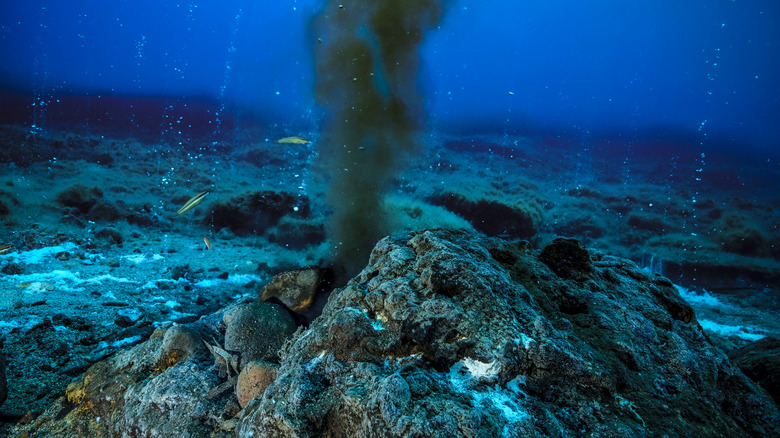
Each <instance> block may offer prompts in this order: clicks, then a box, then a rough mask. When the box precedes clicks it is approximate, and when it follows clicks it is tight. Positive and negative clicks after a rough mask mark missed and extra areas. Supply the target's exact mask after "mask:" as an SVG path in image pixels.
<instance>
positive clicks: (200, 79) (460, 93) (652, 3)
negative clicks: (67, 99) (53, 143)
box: [0, 0, 780, 150]
mask: <svg viewBox="0 0 780 438" xmlns="http://www.w3.org/2000/svg"><path fill="white" fill-rule="evenodd" d="M322 5H323V2H322V1H315V0H301V1H284V2H257V1H250V0H219V1H217V0H191V1H189V2H181V3H176V2H172V1H165V0H163V1H161V0H134V1H105V0H85V1H68V0H59V1H51V0H28V1H6V2H3V4H2V5H1V6H0V25H1V26H2V28H1V29H0V31H1V33H0V66H1V67H0V84H2V86H3V88H4V89H5V90H6V91H7V90H14V91H15V92H17V93H18V94H17V95H16V96H15V97H14V99H11V98H9V97H8V94H3V100H4V102H3V106H4V110H5V111H4V115H5V116H7V115H8V113H9V108H11V106H13V105H14V104H19V102H22V103H23V104H25V105H27V106H28V107H29V106H30V105H32V103H33V102H36V101H40V100H43V101H45V102H46V101H48V103H49V109H48V112H49V114H48V117H49V118H51V117H53V115H54V114H56V112H57V110H56V109H54V108H55V107H56V100H57V98H58V97H60V96H63V95H87V96H90V99H93V100H95V99H102V98H104V97H105V96H109V95H119V96H126V95H136V96H162V97H165V98H166V99H175V100H179V101H182V100H187V99H190V98H197V99H201V100H204V101H207V102H210V104H213V105H216V107H219V106H220V105H222V104H225V105H227V106H229V107H241V108H245V109H249V110H251V111H254V112H257V113H261V114H264V115H266V116H269V115H271V116H272V117H273V118H274V119H276V120H278V121H279V122H281V123H283V122H284V121H285V120H298V121H301V120H304V121H308V122H309V123H311V125H312V126H315V125H316V120H317V118H318V113H317V112H316V111H314V112H312V109H313V108H315V104H314V101H313V88H314V87H313V84H314V77H313V59H312V54H311V50H310V46H311V44H313V41H314V36H313V35H312V34H311V31H310V30H309V22H310V20H311V18H312V17H313V16H314V15H315V14H316V12H317V11H318V9H319V8H320V7H321V6H322ZM779 55H780V3H778V2H776V1H772V0H753V1H744V0H733V1H732V0H688V1H683V2H681V1H672V0H632V1H625V0H595V1H565V0H511V1H509V0H484V1H479V2H472V1H466V0H460V1H453V2H449V3H448V9H447V11H446V13H445V17H444V19H443V20H442V22H441V23H440V27H439V28H438V29H435V30H432V31H430V32H429V33H428V35H427V38H426V40H425V41H424V44H423V48H422V58H423V67H422V71H421V76H420V79H421V82H420V85H421V91H422V93H423V94H424V95H425V97H426V102H427V105H428V109H429V113H430V116H431V121H432V123H434V124H435V125H436V126H438V127H440V128H444V129H456V128H457V129H460V130H490V131H494V132H502V131H534V130H552V131H555V130H558V129H560V130H569V131H571V130H579V131H583V132H621V133H623V135H624V136H626V135H628V136H630V135H631V133H645V132H648V131H653V132H655V133H660V135H665V134H669V135H676V134H675V133H685V134H686V135H688V138H690V139H693V140H694V141H701V142H703V143H704V144H706V143H707V142H708V141H715V140H713V139H715V138H717V139H718V141H727V142H731V143H732V144H734V145H741V144H745V143H746V144H750V145H752V146H755V147H761V148H764V150H776V149H778V146H779V143H780V142H779V141H778V140H776V138H777V135H776V134H775V132H774V128H775V127H776V126H778V125H780V123H779V122H780V102H778V85H777V82H778V81H777V78H778V77H780V56H779ZM36 98H37V100H36ZM154 102H155V103H154V104H153V105H158V103H157V101H154ZM28 109H29V108H28ZM39 111H40V107H39ZM45 113H46V112H45V111H44V112H43V115H46V114H45ZM25 117H28V116H25ZM154 117H157V116H154ZM216 117H218V116H216V115H214V118H216ZM29 123H32V121H30V122H29ZM735 147H736V146H735Z"/></svg>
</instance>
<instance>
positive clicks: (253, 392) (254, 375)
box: [236, 360, 279, 408]
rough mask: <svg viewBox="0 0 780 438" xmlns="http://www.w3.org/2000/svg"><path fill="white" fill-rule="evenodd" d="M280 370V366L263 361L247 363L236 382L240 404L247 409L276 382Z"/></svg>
mask: <svg viewBox="0 0 780 438" xmlns="http://www.w3.org/2000/svg"><path fill="white" fill-rule="evenodd" d="M278 368H279V366H278V365H276V364H273V363H270V362H265V361H262V360H253V361H251V362H249V363H247V364H246V366H245V367H244V369H243V370H241V373H240V374H239V375H238V381H237V382H236V397H237V398H238V404H239V405H241V407H242V408H245V407H246V405H248V404H249V402H250V401H252V399H254V398H255V397H258V396H259V395H261V394H262V393H263V392H265V390H266V388H268V386H269V385H270V384H271V383H273V382H274V380H276V371H277V369H278Z"/></svg>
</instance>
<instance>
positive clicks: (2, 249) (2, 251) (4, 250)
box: [0, 245, 14, 254]
mask: <svg viewBox="0 0 780 438" xmlns="http://www.w3.org/2000/svg"><path fill="white" fill-rule="evenodd" d="M12 249H14V246H13V245H0V254H5V253H7V252H11V250H12Z"/></svg>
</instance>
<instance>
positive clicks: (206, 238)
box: [203, 236, 211, 251]
mask: <svg viewBox="0 0 780 438" xmlns="http://www.w3.org/2000/svg"><path fill="white" fill-rule="evenodd" d="M203 241H204V242H206V248H208V249H209V251H211V241H210V240H209V238H208V237H205V236H204V237H203Z"/></svg>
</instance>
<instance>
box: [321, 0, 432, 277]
mask: <svg viewBox="0 0 780 438" xmlns="http://www.w3.org/2000/svg"><path fill="white" fill-rule="evenodd" d="M441 13H442V4H441V2H439V1H437V0H378V1H372V2H366V1H363V0H347V1H344V0H339V1H331V2H329V4H328V5H327V6H326V8H325V10H324V11H323V12H322V13H321V14H320V15H319V16H318V17H317V18H316V19H315V20H314V23H313V26H314V27H313V30H314V34H315V35H316V36H317V37H318V39H317V41H318V42H317V43H316V44H315V47H314V55H315V60H316V75H317V76H316V77H317V85H316V98H317V102H318V103H319V104H320V105H321V106H322V107H323V108H324V109H325V112H326V122H325V131H324V132H323V135H322V138H321V141H320V154H319V157H320V159H321V160H323V161H324V162H325V163H326V165H325V168H326V169H329V170H330V172H331V174H332V180H331V183H330V188H329V192H328V202H329V204H330V206H331V207H332V209H333V213H332V214H331V216H330V219H329V227H328V231H329V234H330V236H329V238H330V241H331V242H333V245H334V247H335V254H334V263H335V265H336V266H337V267H339V268H342V269H344V270H345V271H346V275H347V277H351V276H353V275H354V274H356V273H357V271H358V270H359V269H360V268H361V267H362V266H364V265H365V263H366V262H367V261H368V255H369V253H370V251H371V248H372V247H373V246H374V244H375V243H376V241H377V240H378V239H380V238H382V237H384V236H385V235H387V234H389V232H390V231H391V230H390V226H389V224H388V220H387V218H386V217H385V212H384V209H383V198H384V195H385V192H386V190H387V185H388V182H389V181H390V180H391V179H392V178H393V177H394V176H396V175H397V174H398V173H399V172H400V171H401V170H402V169H403V163H404V159H406V158H408V156H409V155H410V154H411V153H413V152H414V151H415V150H416V149H417V148H418V140H417V139H416V138H415V137H416V136H417V135H418V133H419V130H420V128H421V123H420V122H421V119H422V118H423V115H424V111H423V102H422V98H421V96H420V95H419V94H418V92H417V75H418V70H419V63H420V61H419V51H418V48H419V45H420V43H421V41H422V39H423V34H424V32H425V31H426V30H427V29H430V28H432V27H433V26H435V25H436V23H437V22H438V20H439V18H440V16H441Z"/></svg>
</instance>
